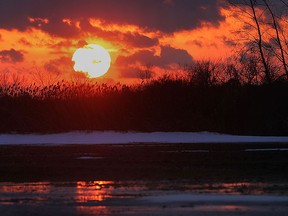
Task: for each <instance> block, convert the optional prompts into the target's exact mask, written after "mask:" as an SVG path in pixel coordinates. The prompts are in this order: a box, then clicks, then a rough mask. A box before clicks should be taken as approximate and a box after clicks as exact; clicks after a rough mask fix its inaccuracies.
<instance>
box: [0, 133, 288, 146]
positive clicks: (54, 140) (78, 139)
mask: <svg viewBox="0 0 288 216" xmlns="http://www.w3.org/2000/svg"><path fill="white" fill-rule="evenodd" d="M247 142H249V143H288V137H272V136H269V137H268V136H236V135H227V134H218V133H210V132H151V133H144V132H113V131H104V132H100V131H97V132H68V133H58V134H0V145H11V144H14V145H19V144H50V145H63V144H131V143H145V144H148V143H153V144H155V143H247Z"/></svg>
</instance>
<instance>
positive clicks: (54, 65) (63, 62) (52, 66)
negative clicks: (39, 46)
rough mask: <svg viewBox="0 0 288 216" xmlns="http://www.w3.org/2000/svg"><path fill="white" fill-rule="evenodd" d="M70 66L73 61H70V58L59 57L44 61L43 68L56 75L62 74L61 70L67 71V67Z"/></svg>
mask: <svg viewBox="0 0 288 216" xmlns="http://www.w3.org/2000/svg"><path fill="white" fill-rule="evenodd" d="M72 66H73V62H72V61H71V58H68V57H60V58H57V59H52V60H49V61H48V62H46V63H45V64H44V69H45V70H46V71H48V72H52V73H54V74H56V75H59V74H62V73H63V72H67V68H71V67H72Z"/></svg>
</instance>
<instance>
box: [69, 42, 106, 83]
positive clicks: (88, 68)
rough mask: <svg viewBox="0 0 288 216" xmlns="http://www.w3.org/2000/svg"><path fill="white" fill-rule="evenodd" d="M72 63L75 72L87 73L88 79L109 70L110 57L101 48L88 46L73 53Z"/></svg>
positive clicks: (93, 45)
mask: <svg viewBox="0 0 288 216" xmlns="http://www.w3.org/2000/svg"><path fill="white" fill-rule="evenodd" d="M72 61H74V62H75V64H74V70H75V71H77V72H84V73H87V74H88V77H89V78H96V77H100V76H102V75H104V74H105V73H106V72H107V71H108V70H109V68H110V63H111V57H110V55H109V53H108V51H107V50H106V49H104V48H103V47H102V46H99V45H96V44H88V45H85V46H84V47H83V48H79V49H77V50H76V51H75V52H74V54H73V57H72Z"/></svg>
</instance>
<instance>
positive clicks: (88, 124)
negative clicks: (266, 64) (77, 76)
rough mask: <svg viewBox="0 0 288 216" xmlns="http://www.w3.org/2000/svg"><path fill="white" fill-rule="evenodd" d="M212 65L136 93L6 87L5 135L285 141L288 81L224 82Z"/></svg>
mask: <svg viewBox="0 0 288 216" xmlns="http://www.w3.org/2000/svg"><path fill="white" fill-rule="evenodd" d="M211 64H212V63H209V64H208V63H203V64H202V65H201V64H199V65H196V66H195V67H196V69H195V68H189V69H188V70H187V71H188V76H186V77H185V78H172V77H169V76H165V77H162V78H160V79H157V80H150V81H146V82H143V83H142V84H141V85H137V86H127V85H121V84H117V85H114V86H109V85H107V84H91V83H90V84H89V83H86V84H77V83H67V82H65V81H62V82H58V83H56V84H54V85H50V86H46V87H39V86H37V85H35V84H33V85H31V86H29V87H24V86H21V85H20V84H18V83H15V84H13V85H9V86H6V87H4V86H2V87H0V104H1V106H0V131H1V132H2V133H3V132H7V133H10V132H21V133H30V132H63V131H73V130H85V131H86V130H87V131H90V130H117V131H128V130H134V131H214V132H221V133H231V134H253V135H287V134H288V112H287V110H288V103H287V102H286V100H287V95H288V84H287V83H286V82H285V81H274V82H273V83H270V84H264V83H263V84H255V83H254V82H251V80H248V79H246V78H245V76H242V73H244V72H245V71H243V70H244V69H243V70H241V71H240V72H241V73H240V72H239V73H238V72H237V70H236V68H231V67H232V66H231V65H230V66H229V65H228V66H226V67H225V68H226V69H227V68H228V69H227V70H226V69H225V71H224V72H225V73H226V76H225V77H226V78H225V79H222V78H221V76H220V75H219V73H217V72H215V71H216V69H215V67H214V66H213V67H212V65H211ZM211 70H213V72H212V71H211ZM221 70H224V69H223V67H222V68H221ZM227 71H228V72H229V73H230V76H228V75H227V73H228V72H227ZM221 80H222V81H221ZM245 80H246V81H245Z"/></svg>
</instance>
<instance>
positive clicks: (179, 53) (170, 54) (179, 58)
mask: <svg viewBox="0 0 288 216" xmlns="http://www.w3.org/2000/svg"><path fill="white" fill-rule="evenodd" d="M192 63H193V57H192V56H191V55H190V54H189V53H188V52H187V51H186V50H182V49H175V48H173V47H170V46H162V47H161V52H160V55H159V56H157V55H156V54H155V52H153V51H151V50H141V51H138V52H136V53H134V54H132V55H130V56H119V57H118V58H117V60H116V64H117V65H120V66H125V67H123V70H122V71H121V75H122V76H123V77H130V78H134V77H137V76H138V75H137V74H139V71H140V69H139V67H137V66H135V65H139V64H140V65H142V66H144V67H145V66H147V65H151V66H156V67H161V68H166V69H168V70H169V69H171V65H174V64H180V65H186V64H188V65H189V64H192Z"/></svg>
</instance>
